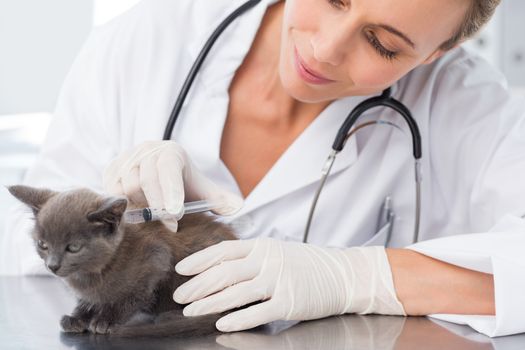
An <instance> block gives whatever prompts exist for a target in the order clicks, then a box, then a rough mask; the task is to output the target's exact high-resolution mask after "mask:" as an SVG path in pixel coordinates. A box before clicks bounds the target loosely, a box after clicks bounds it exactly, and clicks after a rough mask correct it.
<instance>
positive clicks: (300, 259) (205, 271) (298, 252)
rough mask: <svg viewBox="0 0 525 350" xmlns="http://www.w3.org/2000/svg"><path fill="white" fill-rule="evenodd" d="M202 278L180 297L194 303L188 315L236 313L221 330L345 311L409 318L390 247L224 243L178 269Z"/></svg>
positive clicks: (185, 261)
mask: <svg viewBox="0 0 525 350" xmlns="http://www.w3.org/2000/svg"><path fill="white" fill-rule="evenodd" d="M175 269H176V271H177V272H178V273H179V274H181V275H195V274H199V275H198V276H196V277H194V278H192V279H191V280H189V281H188V282H186V283H184V284H183V285H181V286H180V287H179V288H177V290H175V293H174V295H173V298H174V300H175V301H176V302H178V303H181V304H186V303H190V302H191V304H190V305H188V306H186V307H185V308H184V310H183V312H184V315H186V316H198V315H204V314H210V313H218V312H223V311H226V310H230V309H233V308H236V307H239V306H242V305H246V304H249V303H252V302H255V301H259V300H265V301H264V302H262V303H259V304H256V305H252V306H250V307H248V308H246V309H242V310H238V311H235V312H233V313H230V314H228V315H226V316H224V317H222V318H220V319H219V320H218V321H217V323H216V327H217V329H218V330H220V331H224V332H229V331H238V330H243V329H248V328H252V327H256V326H258V325H261V324H264V323H268V322H271V321H275V320H310V319H316V318H322V317H326V316H331V315H339V314H344V313H360V314H367V313H378V314H388V315H405V312H404V309H403V306H402V305H401V303H400V302H399V301H398V300H397V297H396V293H395V290H394V285H393V281H392V274H391V271H390V265H389V263H388V259H387V257H386V253H385V250H384V248H383V247H363V248H361V247H359V248H346V249H338V248H321V247H317V246H314V245H311V244H304V243H296V242H283V241H279V240H276V239H271V238H258V239H255V240H244V241H242V240H238V241H237V240H236V241H224V242H221V243H218V244H216V245H213V246H211V247H208V248H206V249H203V250H201V251H199V252H196V253H194V254H192V255H190V256H188V257H186V258H185V259H183V260H181V261H180V262H179V263H178V264H177V265H176V267H175Z"/></svg>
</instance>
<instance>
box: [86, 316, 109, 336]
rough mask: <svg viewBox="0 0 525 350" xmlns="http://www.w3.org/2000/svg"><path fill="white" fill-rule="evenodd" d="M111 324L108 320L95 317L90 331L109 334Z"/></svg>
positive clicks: (90, 325) (90, 324)
mask: <svg viewBox="0 0 525 350" xmlns="http://www.w3.org/2000/svg"><path fill="white" fill-rule="evenodd" d="M111 326H112V325H111V324H110V323H109V321H107V320H104V319H97V318H94V319H92V320H91V322H90V323H89V331H90V332H91V333H94V334H108V333H109V332H110V330H111V328H112V327H111Z"/></svg>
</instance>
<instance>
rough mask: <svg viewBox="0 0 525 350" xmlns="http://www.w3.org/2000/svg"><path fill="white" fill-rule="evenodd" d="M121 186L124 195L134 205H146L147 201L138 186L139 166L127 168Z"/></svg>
mask: <svg viewBox="0 0 525 350" xmlns="http://www.w3.org/2000/svg"><path fill="white" fill-rule="evenodd" d="M121 182H122V188H123V189H124V195H125V196H126V197H128V199H129V200H130V201H131V202H132V203H133V204H135V205H138V206H147V203H148V201H147V200H146V197H145V196H144V192H142V188H141V187H140V176H139V168H138V167H133V168H131V169H130V170H129V172H128V173H127V174H126V176H123V177H122V180H121Z"/></svg>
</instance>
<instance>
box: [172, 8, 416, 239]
mask: <svg viewBox="0 0 525 350" xmlns="http://www.w3.org/2000/svg"><path fill="white" fill-rule="evenodd" d="M260 2H261V0H249V1H246V2H245V3H244V4H242V5H241V6H240V7H239V8H237V9H236V10H235V11H233V12H232V13H231V14H230V15H229V16H228V17H226V19H224V20H223V21H222V22H221V23H220V24H219V26H218V27H217V28H216V29H215V30H214V31H213V33H212V34H211V35H210V37H209V38H208V40H207V41H206V43H205V44H204V46H203V48H202V50H201V51H200V53H199V55H198V56H197V58H196V59H195V62H194V63H193V66H192V67H191V69H190V72H189V73H188V75H187V77H186V80H185V81H184V85H183V86H182V88H181V91H180V93H179V96H178V97H177V101H176V102H175V106H174V107H173V110H172V112H171V115H170V118H169V120H168V123H167V124H166V128H165V130H164V136H163V140H170V138H171V134H172V132H173V128H174V126H175V122H176V121H177V118H178V117H179V114H180V111H181V109H182V106H183V104H184V101H185V100H186V97H187V95H188V92H189V91H190V89H191V86H192V85H193V81H194V80H195V77H196V76H197V74H198V73H199V70H200V68H201V66H202V64H203V62H204V60H205V59H206V56H207V55H208V53H209V52H210V50H211V48H212V47H213V45H214V44H215V42H216V41H217V39H218V38H219V36H220V35H221V34H222V32H223V31H224V30H225V29H226V28H227V27H228V26H229V25H230V24H231V23H232V22H233V21H234V20H235V19H237V18H238V17H240V16H241V15H242V14H243V13H245V12H246V11H248V10H249V9H251V8H253V7H254V6H255V5H257V4H258V3H260ZM380 106H383V107H388V108H391V109H393V110H394V111H396V112H397V113H398V114H399V115H400V116H401V117H403V119H404V120H405V122H406V123H407V125H408V128H409V129H410V134H411V136H412V153H413V156H414V168H415V184H416V191H415V193H416V206H415V219H414V235H413V239H412V241H413V242H414V243H415V242H417V241H418V239H419V223H420V217H421V135H420V132H419V128H418V126H417V123H416V121H415V120H414V118H413V117H412V114H411V113H410V110H409V109H408V108H407V107H406V106H405V105H403V104H402V103H401V102H399V101H398V100H396V99H394V98H392V96H391V90H390V88H388V89H386V90H385V91H383V93H382V94H381V95H380V96H376V97H372V98H369V99H367V100H365V101H363V102H361V103H360V104H358V105H357V106H356V107H355V108H354V109H353V110H352V111H351V112H350V114H349V115H348V117H346V119H345V121H344V122H343V124H342V125H341V127H340V128H339V131H338V132H337V135H336V137H335V140H334V143H333V145H332V151H331V152H330V154H329V155H328V158H327V159H326V162H325V164H324V166H323V168H322V171H321V174H322V175H321V180H320V184H319V187H318V189H317V191H316V193H315V196H314V199H313V201H312V205H311V207H310V212H309V214H308V221H307V224H306V228H305V231H304V235H303V242H305V243H306V242H307V241H308V234H309V232H310V226H311V223H312V219H313V215H314V211H315V207H316V205H317V201H318V199H319V196H320V194H321V191H322V189H323V187H324V185H325V183H326V179H327V177H328V175H329V174H330V170H331V169H332V165H333V164H334V162H335V159H336V156H337V154H338V153H339V152H341V151H342V150H343V148H344V146H345V144H346V140H348V138H349V137H350V136H352V135H353V134H355V132H357V131H358V130H360V129H362V128H364V127H367V126H370V125H375V124H382V125H389V126H393V127H395V128H398V129H400V128H399V127H398V126H397V125H395V124H393V123H391V122H388V121H381V120H377V121H371V122H367V123H364V124H361V125H358V126H356V127H355V128H354V129H352V127H353V126H354V125H355V123H356V122H357V120H358V119H359V118H360V117H361V116H362V115H363V114H364V113H365V112H367V111H369V110H370V109H372V108H375V107H380ZM388 240H389V238H388V239H387V242H388Z"/></svg>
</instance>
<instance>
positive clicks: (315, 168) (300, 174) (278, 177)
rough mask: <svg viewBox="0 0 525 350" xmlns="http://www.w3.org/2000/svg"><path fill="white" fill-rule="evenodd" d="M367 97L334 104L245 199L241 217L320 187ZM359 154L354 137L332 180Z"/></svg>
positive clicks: (336, 162) (333, 168) (339, 159)
mask: <svg viewBox="0 0 525 350" xmlns="http://www.w3.org/2000/svg"><path fill="white" fill-rule="evenodd" d="M365 98H366V97H361V96H359V97H348V98H345V99H341V100H337V101H335V102H333V103H332V104H330V105H329V106H328V107H327V108H326V109H325V110H324V111H323V112H322V113H321V114H320V115H319V116H318V117H317V118H316V119H315V120H314V121H313V122H312V123H311V124H310V125H309V126H308V127H307V128H306V129H305V130H304V131H303V133H302V134H301V135H300V136H299V137H298V138H297V139H296V140H295V141H294V142H293V143H292V145H290V147H289V148H288V149H287V150H286V151H285V152H284V153H283V154H282V155H281V157H280V158H279V159H278V160H277V162H276V163H275V164H274V165H273V167H272V168H271V169H270V170H269V172H268V173H267V174H266V175H265V176H264V178H263V179H262V180H261V181H260V182H259V184H257V186H256V187H255V188H254V189H253V190H252V192H251V193H250V194H249V195H248V197H246V198H245V202H244V207H243V209H242V210H241V211H240V212H239V213H238V214H237V215H239V216H240V215H244V214H247V213H249V212H251V211H253V210H255V209H257V208H259V207H261V206H263V205H265V204H268V203H270V202H272V201H274V200H277V199H279V198H280V197H282V196H284V195H287V194H290V193H292V192H294V191H297V190H299V189H302V188H304V187H306V186H309V185H312V186H313V185H314V184H315V186H317V185H318V184H319V180H320V178H321V170H322V168H323V166H324V164H325V162H326V159H327V157H328V155H329V153H330V152H331V150H332V143H333V141H334V139H335V136H336V134H337V131H338V130H339V127H340V126H341V124H342V122H343V121H344V120H345V118H346V117H347V116H348V114H349V112H350V111H351V110H352V109H353V108H354V107H355V106H356V105H357V104H358V103H359V102H361V101H363V100H364V99H365ZM357 155H358V150H357V145H356V141H355V137H352V138H350V139H349V140H348V142H347V143H346V146H345V148H344V149H343V150H342V151H341V152H340V153H339V154H338V155H337V158H336V160H335V163H334V165H333V167H332V170H331V173H330V176H329V177H332V176H335V175H336V174H337V173H339V172H340V171H342V170H344V169H346V168H348V167H349V166H351V165H352V164H353V163H354V162H355V161H356V160H357ZM312 193H313V191H312Z"/></svg>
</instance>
